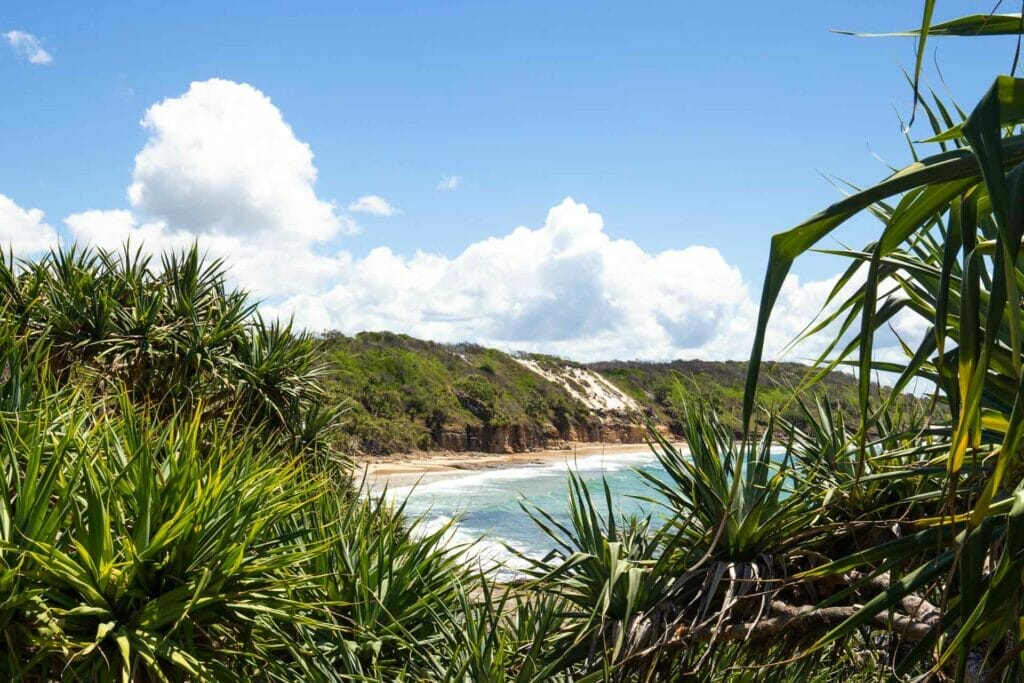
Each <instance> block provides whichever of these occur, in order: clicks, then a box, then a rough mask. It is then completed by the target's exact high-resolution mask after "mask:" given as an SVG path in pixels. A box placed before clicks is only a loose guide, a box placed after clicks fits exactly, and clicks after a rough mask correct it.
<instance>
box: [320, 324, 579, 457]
mask: <svg viewBox="0 0 1024 683" xmlns="http://www.w3.org/2000/svg"><path fill="white" fill-rule="evenodd" d="M320 348H321V352H322V354H323V355H322V358H323V360H324V364H325V385H326V387H327V389H328V391H329V392H330V396H331V400H332V402H334V403H335V405H338V406H340V407H342V409H344V410H345V411H346V414H345V418H346V419H345V424H344V427H343V428H344V430H345V433H346V434H347V435H349V437H350V439H349V442H348V443H349V445H350V447H351V448H352V449H353V450H356V451H360V452H368V453H393V452H403V451H405V452H407V451H412V450H416V449H423V450H426V449H430V448H436V447H438V446H439V444H441V442H442V440H441V435H442V434H443V433H444V432H446V431H449V432H457V433H465V431H466V429H467V427H469V428H474V427H475V428H480V427H484V426H491V427H505V426H510V425H524V426H527V427H529V428H531V429H534V430H536V431H537V432H538V433H543V432H545V431H548V430H550V429H551V428H554V429H556V430H565V429H567V428H568V427H569V426H571V425H575V424H582V423H585V422H587V421H588V420H590V419H592V416H591V415H590V413H589V411H588V410H587V408H586V407H585V406H584V405H583V404H581V403H580V402H579V401H578V400H576V399H574V398H573V397H572V396H570V395H569V394H568V393H566V392H565V391H564V390H563V389H562V388H561V387H559V386H557V385H555V384H552V383H551V382H549V381H547V380H545V379H544V378H543V377H540V376H539V375H537V374H536V373H534V372H531V371H530V370H528V369H526V368H525V367H523V366H522V365H520V364H519V363H517V362H516V361H515V360H514V359H513V358H512V357H511V356H509V355H507V354H504V353H502V352H500V351H497V350H494V349H485V348H483V347H480V346H475V345H473V344H459V345H457V346H450V345H444V344H437V343H434V342H429V341H421V340H419V339H414V338H412V337H408V336H406V335H400V334H392V333H388V332H364V333H362V334H358V335H356V336H354V337H346V336H343V335H340V334H328V335H326V336H325V337H324V338H323V339H322V340H321V342H320Z"/></svg>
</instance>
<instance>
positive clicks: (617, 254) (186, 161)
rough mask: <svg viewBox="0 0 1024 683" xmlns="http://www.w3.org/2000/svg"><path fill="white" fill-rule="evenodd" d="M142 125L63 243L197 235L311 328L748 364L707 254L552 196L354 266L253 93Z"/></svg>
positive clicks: (302, 153) (370, 205) (790, 303)
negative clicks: (529, 215) (416, 248)
mask: <svg viewBox="0 0 1024 683" xmlns="http://www.w3.org/2000/svg"><path fill="white" fill-rule="evenodd" d="M142 125H143V126H144V127H145V129H146V130H147V131H148V134H149V138H148V140H147V142H146V143H145V146H144V147H143V149H142V151H141V152H140V153H139V154H138V155H137V156H136V159H135V169H134V172H133V176H132V183H131V186H130V187H129V190H128V201H129V205H130V208H128V209H118V210H110V211H95V210H93V211H85V212H82V213H78V214H74V215H72V216H68V217H67V218H66V219H65V223H66V225H67V228H68V231H69V232H70V233H71V235H72V236H73V237H74V238H75V239H77V240H79V241H82V242H90V243H93V244H96V245H100V246H106V247H116V246H118V245H119V244H121V242H122V241H123V240H125V239H129V238H130V239H131V240H132V241H133V242H134V243H137V244H138V243H143V244H145V246H146V248H147V249H149V250H151V251H158V250H161V249H177V248H182V247H185V246H187V245H189V244H191V243H192V242H193V241H198V243H199V244H200V246H201V247H202V249H203V250H204V251H205V252H206V253H208V254H209V255H210V256H215V257H224V258H226V259H227V261H228V263H229V264H230V266H231V275H232V277H233V278H234V279H235V280H236V281H237V283H238V284H240V285H241V286H243V287H245V288H246V289H249V290H250V291H253V292H254V293H255V294H256V295H257V296H258V297H260V298H262V299H263V300H264V304H263V309H264V312H265V313H266V314H268V315H271V316H274V315H277V316H282V317H288V316H294V317H295V320H296V322H297V323H299V324H300V325H302V326H304V327H306V328H308V329H311V330H314V331H320V330H326V329H337V330H341V331H344V332H346V333H354V332H358V331H361V330H380V329H387V330H394V331H401V332H407V333H410V334H413V335H417V336H421V337H426V338H429V339H435V340H440V341H452V342H454V341H465V340H471V341H476V342H480V343H484V344H490V345H495V346H498V347H501V348H506V349H521V350H535V351H543V352H549V353H555V354H559V355H563V356H568V357H571V358H576V359H580V360H592V359H601V358H605V359H607V358H646V359H666V358H678V357H684V358H690V357H701V358H745V357H746V356H747V355H748V354H749V351H750V344H751V340H752V338H753V328H754V323H755V321H756V313H757V309H756V305H755V304H754V302H753V299H752V295H751V291H750V288H749V286H748V283H746V282H745V281H744V279H743V277H742V275H741V273H740V272H739V270H738V269H736V268H735V267H733V266H731V265H730V264H729V263H727V262H726V260H725V259H724V258H723V257H722V255H721V253H719V252H718V251H717V250H716V249H713V248H709V247H703V246H691V247H687V248H685V249H678V250H669V251H663V252H660V253H649V252H646V251H644V250H643V249H642V248H641V247H640V246H638V245H637V244H636V243H634V242H632V241H629V240H624V239H615V238H613V237H612V236H611V235H609V234H608V233H607V232H606V231H605V226H604V222H603V220H602V218H601V216H600V215H599V214H597V213H595V212H594V211H591V210H590V209H589V208H588V207H587V206H586V205H585V204H582V203H578V202H576V201H574V200H573V199H571V198H566V199H564V200H563V201H562V202H561V203H559V204H558V205H557V206H555V207H554V208H552V209H551V210H550V211H549V212H548V214H547V218H546V220H544V222H543V223H542V224H541V225H540V226H539V227H532V228H531V227H518V228H515V229H513V230H511V231H508V230H507V229H504V228H503V226H495V234H497V235H499V236H496V237H492V238H490V239H485V240H482V241H480V242H476V243H474V244H470V245H469V246H467V247H466V248H465V250H463V251H462V253H460V254H458V255H456V256H453V257H449V256H443V255H438V254H432V253H429V252H426V251H423V252H419V253H416V254H414V255H411V256H404V255H400V254H396V253H394V252H393V251H392V250H390V249H389V248H387V247H379V248H377V249H374V250H372V251H371V252H370V253H368V254H367V255H366V256H364V257H356V256H354V255H353V254H351V253H350V252H348V251H345V250H344V248H343V242H340V241H338V238H340V237H341V236H343V235H344V234H345V233H346V232H350V230H351V228H350V224H349V221H350V219H347V218H346V217H345V216H342V215H340V214H339V213H338V212H337V211H336V209H335V207H334V206H333V205H332V204H331V203H329V202H326V201H324V200H322V199H320V198H319V197H318V196H317V195H316V193H315V191H314V182H315V180H316V168H315V167H314V165H313V155H312V153H311V151H310V149H309V147H308V146H307V145H306V144H305V143H303V142H301V141H300V140H298V139H297V138H296V136H295V134H294V133H293V131H292V129H291V128H290V127H289V126H288V124H287V123H286V122H285V120H284V118H283V116H282V115H281V112H280V111H278V109H277V108H276V107H275V106H274V105H273V104H272V103H271V101H270V99H269V98H267V97H266V96H265V95H263V94H262V93H261V92H259V91H258V90H256V89H255V88H253V87H251V86H248V85H243V84H237V83H232V82H230V81H222V80H213V81H207V82H205V83H194V84H192V86H191V87H190V89H189V90H188V92H186V93H185V94H184V95H181V96H180V97H176V98H171V99H167V100H165V101H163V102H161V103H159V104H156V105H154V106H153V107H151V108H150V109H149V111H147V112H146V115H145V117H144V118H143V121H142ZM448 180H449V181H451V185H452V187H455V186H456V185H457V184H458V182H457V178H455V179H451V178H450V179H448ZM385 209H386V210H388V211H390V210H393V209H392V207H391V206H390V204H388V203H387V202H386V201H385V200H383V199H382V198H380V197H377V196H375V195H369V196H366V197H362V198H360V199H359V200H357V201H355V202H353V203H352V205H350V206H349V207H348V210H349V211H369V212H371V213H374V212H376V213H378V214H383V213H384V212H385ZM37 218H38V220H41V214H39V215H38V216H37ZM619 227H620V228H621V229H627V228H628V226H619ZM0 230H2V228H0ZM3 234H4V233H2V232H0V236H2V235H3ZM833 283H834V281H822V282H810V283H802V282H801V281H800V280H799V279H798V278H797V277H796V276H791V277H790V278H789V279H788V280H787V281H786V283H785V286H784V288H783V290H782V293H781V295H780V300H779V306H778V309H777V311H778V313H777V314H776V316H775V318H774V320H773V325H772V327H771V330H770V334H769V338H768V344H767V347H768V348H767V356H768V357H772V356H774V355H776V354H777V353H778V352H779V351H780V349H782V347H783V346H784V345H785V344H786V343H787V342H788V341H790V339H791V338H792V337H793V335H794V334H796V333H797V332H799V331H800V330H801V329H802V328H803V327H804V325H806V324H807V322H808V321H810V319H811V318H812V317H813V315H814V314H815V313H817V311H818V309H819V308H820V306H821V303H822V302H823V300H824V299H825V297H826V296H827V293H828V292H829V290H830V289H831V287H832V285H833ZM800 351H801V357H807V356H809V355H812V354H813V353H814V351H815V349H810V348H802V349H801V350H800Z"/></svg>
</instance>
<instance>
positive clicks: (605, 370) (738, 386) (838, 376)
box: [588, 360, 877, 434]
mask: <svg viewBox="0 0 1024 683" xmlns="http://www.w3.org/2000/svg"><path fill="white" fill-rule="evenodd" d="M588 367H590V368H591V369H593V370H596V371H597V372H600V373H601V374H602V375H603V376H604V377H607V378H608V379H609V380H611V381H612V382H613V383H614V384H615V385H616V386H618V387H619V388H620V389H622V390H623V391H624V392H625V393H627V394H629V395H630V396H632V397H633V398H634V399H636V400H637V401H638V402H639V403H640V404H641V405H643V406H645V407H646V408H647V409H648V410H649V411H650V414H651V416H652V417H653V418H654V419H655V421H656V422H659V423H662V424H664V425H666V426H667V427H668V429H669V430H670V431H671V432H672V433H673V434H682V433H683V432H684V431H685V423H686V407H687V406H689V405H694V404H700V405H703V406H705V407H706V408H708V409H710V410H713V411H715V413H716V414H717V415H718V417H719V419H720V420H721V421H722V423H723V424H725V425H726V426H727V427H729V428H730V429H731V430H732V431H733V432H734V433H737V434H738V433H740V432H741V431H742V421H741V419H740V418H741V415H742V412H743V386H744V382H745V381H746V378H747V367H748V365H747V363H746V362H743V361H704V360H676V361H672V362H670V363H646V362H641V361H632V362H621V361H612V362H605V363H593V364H591V365H589V366H588ZM811 371H812V370H811V368H810V367H808V366H806V365H801V364H799V363H765V365H764V368H763V369H762V374H761V377H760V381H759V386H758V400H759V402H760V403H761V404H762V405H763V406H765V408H766V409H768V410H769V411H770V412H772V413H773V414H775V415H777V416H779V417H783V418H785V419H787V420H789V421H791V422H793V423H795V424H797V425H800V426H801V427H805V426H806V425H807V423H806V420H805V416H804V414H803V412H802V411H801V410H800V407H799V403H798V402H797V401H795V400H794V397H796V396H799V395H801V392H800V388H801V387H802V386H803V385H804V384H805V383H806V381H807V378H808V375H809V374H810V373H811ZM876 390H877V387H876ZM810 393H813V394H816V395H819V396H826V397H827V399H828V402H829V403H830V404H831V405H832V406H833V407H834V408H835V409H836V410H837V411H838V412H840V413H842V414H845V415H846V416H848V417H853V416H856V414H857V381H856V380H855V379H854V378H853V377H852V376H851V375H847V374H843V373H840V372H832V373H829V374H828V375H826V376H825V377H823V378H822V379H821V380H820V381H819V382H817V383H816V384H815V385H814V387H813V391H812V392H810ZM804 398H811V397H808V396H805V397H804ZM759 417H761V418H762V420H761V424H762V425H763V424H764V419H763V415H762V416H759Z"/></svg>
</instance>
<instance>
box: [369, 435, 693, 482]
mask: <svg viewBox="0 0 1024 683" xmlns="http://www.w3.org/2000/svg"><path fill="white" fill-rule="evenodd" d="M676 445H680V444H676ZM637 451H645V452H646V451H650V445H648V444H647V443H646V442H643V443H630V444H623V443H578V444H574V445H573V446H572V447H570V448H561V449H555V450H542V451H525V452H522V453H483V452H476V451H459V452H455V451H422V452H418V453H399V454H395V455H389V456H359V457H358V458H356V478H357V479H362V480H364V481H365V482H366V483H367V484H369V485H370V486H371V487H376V486H378V485H379V484H381V483H385V482H387V481H389V480H391V478H392V477H396V478H400V479H406V478H409V477H412V476H422V475H428V474H429V475H443V474H446V473H447V474H459V473H462V474H464V473H467V472H471V471H474V470H489V469H500V468H502V467H520V466H523V465H546V464H551V463H553V462H563V461H567V460H573V459H574V458H583V457H591V456H595V455H614V454H620V453H632V452H637Z"/></svg>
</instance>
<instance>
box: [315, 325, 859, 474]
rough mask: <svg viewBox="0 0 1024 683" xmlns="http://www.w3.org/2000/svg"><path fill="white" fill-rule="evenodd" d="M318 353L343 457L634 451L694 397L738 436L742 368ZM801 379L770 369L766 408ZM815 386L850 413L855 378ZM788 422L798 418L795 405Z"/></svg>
mask: <svg viewBox="0 0 1024 683" xmlns="http://www.w3.org/2000/svg"><path fill="white" fill-rule="evenodd" d="M320 352H321V354H322V360H323V362H324V364H325V372H326V380H327V381H326V384H327V387H328V390H329V391H330V393H331V400H332V401H333V402H334V403H336V404H338V405H341V406H343V407H344V408H345V410H346V413H345V420H344V423H345V424H344V428H343V429H344V433H345V436H346V443H345V446H346V449H347V450H349V451H350V452H356V453H364V454H375V455H386V454H390V453H400V452H409V451H414V450H435V449H438V450H452V451H486V452H492V453H510V452H520V451H530V450H539V449H544V448H561V447H566V446H568V445H569V444H570V443H572V442H578V441H587V442H606V443H641V442H643V441H644V436H645V430H644V427H643V426H642V424H643V421H644V418H651V419H652V420H653V421H654V422H655V424H657V425H658V426H659V428H660V429H662V430H663V431H665V432H666V433H672V434H675V435H678V434H679V431H680V429H681V421H680V420H681V415H682V410H683V405H684V403H685V402H686V401H688V400H694V399H696V400H699V401H701V402H703V403H706V404H710V405H712V406H714V407H715V409H716V410H718V412H719V413H720V414H721V416H722V419H723V422H724V423H725V424H727V425H728V426H730V427H732V428H733V429H734V430H735V429H736V428H738V427H739V419H738V416H739V414H740V405H741V401H742V393H743V381H744V379H745V377H746V363H741V362H734V361H728V362H710V361H673V362H671V363H646V362H637V361H628V362H624V361H612V362H603V363H594V364H590V365H584V364H580V363H574V362H571V361H566V360H563V359H560V358H555V357H552V356H544V355H538V354H523V355H516V356H512V355H509V354H506V353H503V352H501V351H498V350H495V349H488V348H484V347H482V346H477V345H474V344H456V345H448V344H439V343H435V342H430V341H423V340H420V339H415V338H413V337H409V336H406V335H400V334H393V333H389V332H364V333H361V334H358V335H355V336H353V337H348V336H345V335H342V334H339V333H328V334H326V335H324V336H323V338H322V339H321V340H320ZM807 371H808V368H807V367H806V366H803V365H799V364H796V363H774V364H767V365H766V368H765V371H764V372H763V373H762V375H761V385H762V393H761V399H762V401H763V402H764V403H765V404H766V405H769V406H774V407H776V408H779V407H782V406H783V405H784V404H785V403H786V400H787V399H788V398H789V397H790V396H791V395H792V391H791V387H795V386H797V385H798V384H799V383H800V380H801V379H802V378H803V376H804V375H805V374H806V372H807ZM819 388H820V389H823V390H824V391H826V392H827V394H828V396H829V398H830V400H832V401H833V403H834V404H835V403H838V405H839V407H840V408H841V409H842V410H843V411H844V412H846V413H848V414H852V412H853V406H855V405H856V384H855V382H854V380H853V379H852V378H851V377H849V376H848V375H843V374H840V373H833V374H832V375H830V376H829V377H827V378H826V379H825V381H824V383H823V384H821V385H819ZM785 414H787V415H788V416H789V417H791V418H793V419H795V420H798V419H799V416H798V415H797V414H796V413H795V411H794V410H793V409H792V407H790V409H789V410H786V411H785Z"/></svg>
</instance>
